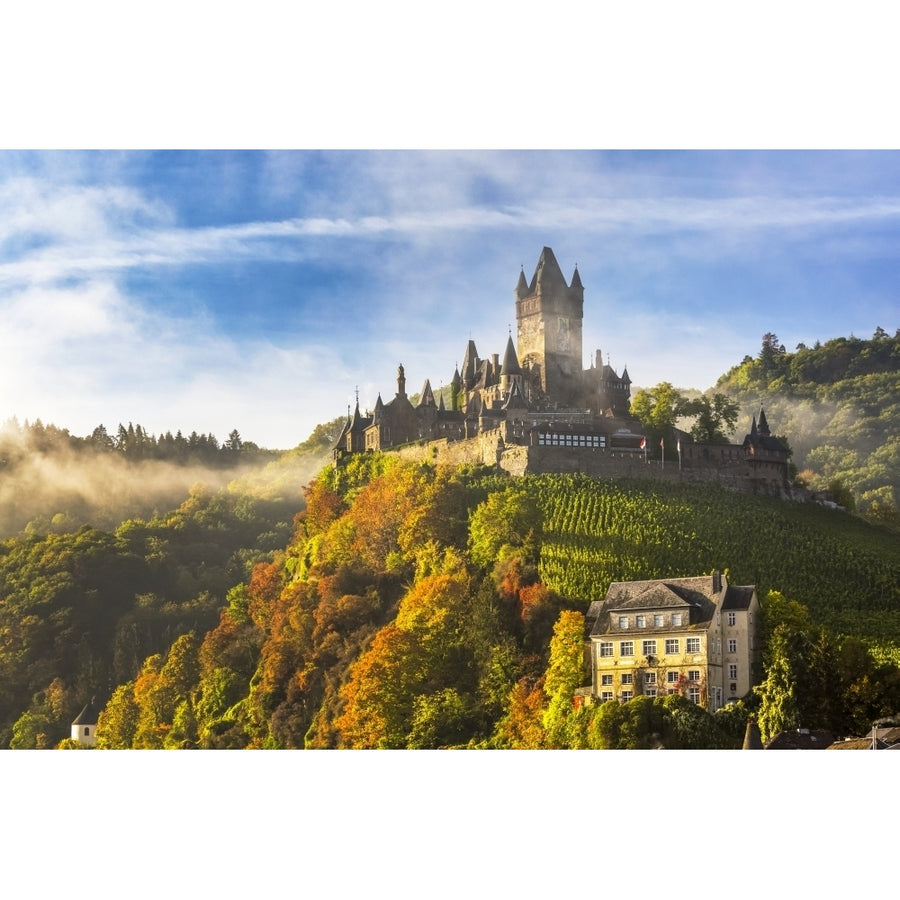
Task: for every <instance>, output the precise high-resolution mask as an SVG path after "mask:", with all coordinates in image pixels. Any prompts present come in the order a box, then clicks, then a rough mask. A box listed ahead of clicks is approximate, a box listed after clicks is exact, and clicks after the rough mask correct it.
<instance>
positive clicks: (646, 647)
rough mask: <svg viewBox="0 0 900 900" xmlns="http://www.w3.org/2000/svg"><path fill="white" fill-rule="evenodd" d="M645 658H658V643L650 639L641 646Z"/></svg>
mask: <svg viewBox="0 0 900 900" xmlns="http://www.w3.org/2000/svg"><path fill="white" fill-rule="evenodd" d="M641 650H642V651H643V654H644V656H656V641H654V640H652V639H650V640H646V641H644V642H643V643H642V644H641Z"/></svg>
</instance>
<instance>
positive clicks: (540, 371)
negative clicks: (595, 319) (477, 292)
mask: <svg viewBox="0 0 900 900" xmlns="http://www.w3.org/2000/svg"><path fill="white" fill-rule="evenodd" d="M515 294H516V323H517V327H518V334H517V337H518V340H517V342H516V343H517V345H518V351H519V364H520V365H521V367H522V369H523V372H524V373H525V380H526V382H527V384H528V386H529V388H530V390H531V392H532V395H533V398H534V399H535V400H542V399H546V400H548V401H549V402H550V403H551V404H556V405H560V406H569V405H573V404H574V403H576V402H577V398H578V396H579V393H580V389H581V370H582V344H581V333H582V320H583V318H584V287H583V286H582V284H581V278H580V277H579V275H578V269H575V274H574V275H573V277H572V283H571V285H569V284H566V279H565V277H564V276H563V273H562V270H561V269H560V268H559V263H558V262H557V261H556V257H555V256H554V255H553V251H552V250H551V249H550V248H549V247H544V249H543V250H542V251H541V258H540V259H539V260H538V264H537V268H536V269H535V270H534V276H533V277H532V279H531V284H526V283H525V273H524V272H522V273H520V275H519V283H518V284H517V285H516V291H515Z"/></svg>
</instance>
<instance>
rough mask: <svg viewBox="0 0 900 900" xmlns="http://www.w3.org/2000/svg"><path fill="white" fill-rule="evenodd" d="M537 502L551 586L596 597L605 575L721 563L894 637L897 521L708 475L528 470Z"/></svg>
mask: <svg viewBox="0 0 900 900" xmlns="http://www.w3.org/2000/svg"><path fill="white" fill-rule="evenodd" d="M527 483H528V490H529V491H532V492H533V495H534V496H535V497H537V498H538V502H539V503H540V506H541V508H542V510H543V513H544V518H543V542H542V547H541V556H540V573H541V579H542V580H543V582H544V583H545V584H546V585H547V586H548V587H549V588H550V589H552V590H554V591H556V592H558V593H559V594H561V595H563V596H565V597H568V598H572V599H579V600H584V602H585V603H588V602H590V601H592V600H601V599H602V598H603V597H604V596H605V594H606V590H607V588H608V587H609V584H610V583H611V582H612V581H628V580H643V579H651V578H674V577H679V576H691V575H697V574H702V573H707V572H711V571H712V570H713V569H722V570H725V569H727V570H728V572H729V579H730V581H731V582H732V583H733V584H755V585H756V587H757V592H758V594H759V595H760V597H765V595H766V593H767V592H768V591H769V590H778V591H781V592H782V593H784V594H785V595H786V596H789V597H791V598H793V599H796V600H798V601H800V602H801V603H803V604H805V605H807V606H808V607H809V609H810V611H811V613H812V615H813V616H814V617H815V618H816V620H817V621H819V622H821V623H822V624H823V625H827V626H828V627H830V628H831V629H833V630H834V631H836V632H839V633H845V634H852V635H856V636H858V637H861V638H864V639H866V640H867V641H868V642H870V643H872V644H873V645H886V644H894V645H900V541H898V540H897V535H896V533H894V532H892V531H889V530H887V529H884V528H882V527H879V526H874V525H871V524H869V523H867V522H865V521H863V520H861V519H858V518H856V517H853V516H849V515H847V514H844V513H840V512H835V511H832V510H827V509H824V508H822V507H818V506H815V505H812V504H795V503H789V502H785V501H780V500H775V499H771V498H766V497H755V496H750V495H747V494H736V493H733V492H729V491H727V490H725V489H722V488H718V487H717V486H714V485H679V484H665V483H659V482H655V481H653V482H651V481H643V480H634V481H619V482H610V481H595V480H592V479H591V478H589V477H587V476H583V475H540V476H534V477H531V478H528V479H527Z"/></svg>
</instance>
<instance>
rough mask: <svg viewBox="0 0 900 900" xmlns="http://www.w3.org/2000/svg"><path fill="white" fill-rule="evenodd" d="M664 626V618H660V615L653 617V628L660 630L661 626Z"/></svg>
mask: <svg viewBox="0 0 900 900" xmlns="http://www.w3.org/2000/svg"><path fill="white" fill-rule="evenodd" d="M665 624H666V617H665V616H661V615H659V614H657V615H655V616H654V617H653V627H654V628H662V627H663V625H665Z"/></svg>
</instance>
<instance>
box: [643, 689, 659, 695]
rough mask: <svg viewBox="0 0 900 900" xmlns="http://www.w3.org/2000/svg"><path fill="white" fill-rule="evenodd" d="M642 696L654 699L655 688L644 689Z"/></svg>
mask: <svg viewBox="0 0 900 900" xmlns="http://www.w3.org/2000/svg"><path fill="white" fill-rule="evenodd" d="M644 696H645V697H655V696H656V688H655V687H652V688H644Z"/></svg>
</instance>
